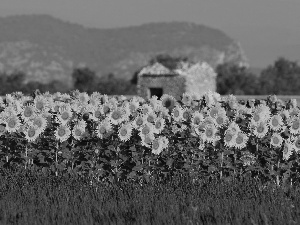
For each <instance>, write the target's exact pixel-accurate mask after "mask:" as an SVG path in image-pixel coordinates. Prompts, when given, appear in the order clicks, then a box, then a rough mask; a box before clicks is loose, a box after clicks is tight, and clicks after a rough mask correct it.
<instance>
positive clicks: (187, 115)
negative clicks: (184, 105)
mask: <svg viewBox="0 0 300 225" xmlns="http://www.w3.org/2000/svg"><path fill="white" fill-rule="evenodd" d="M189 115H190V114H189V113H188V112H186V111H185V112H183V114H182V117H183V118H184V119H188V118H189Z"/></svg>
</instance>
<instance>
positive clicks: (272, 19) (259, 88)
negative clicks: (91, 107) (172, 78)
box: [0, 0, 300, 96]
mask: <svg viewBox="0 0 300 225" xmlns="http://www.w3.org/2000/svg"><path fill="white" fill-rule="evenodd" d="M299 10H300V1H299V0H251V1H249V0H226V1H224V0H184V1H183V0H159V1H158V0H153V1H148V0H122V1H121V0H109V1H108V0H85V1H82V0H51V1H48V0H1V2H0V31H1V35H0V95H2V96H3V95H5V94H7V93H12V92H15V91H21V92H23V93H25V94H29V93H31V92H32V90H35V89H39V90H40V91H41V92H45V91H49V92H51V93H53V92H57V91H59V92H68V91H70V90H74V89H78V90H80V91H86V92H88V93H92V92H94V91H98V92H100V93H101V94H108V95H136V94H137V92H136V85H137V74H138V73H139V71H141V69H142V68H143V67H145V66H147V65H148V64H149V63H151V62H155V61H156V62H157V61H158V62H161V63H162V64H165V65H170V64H172V63H173V62H178V61H180V60H185V61H191V62H198V61H205V62H207V63H209V65H211V66H212V67H213V68H214V69H215V71H216V73H217V77H216V90H217V92H218V93H220V94H221V95H227V94H235V95H269V94H276V95H300V79H299V78H300V64H299V59H300V28H299V27H300V13H299Z"/></svg>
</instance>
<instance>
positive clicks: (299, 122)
mask: <svg viewBox="0 0 300 225" xmlns="http://www.w3.org/2000/svg"><path fill="white" fill-rule="evenodd" d="M288 124H289V125H290V128H289V131H290V132H291V134H294V135H296V134H299V131H300V119H299V118H298V117H292V118H291V119H290V121H289V123H288Z"/></svg>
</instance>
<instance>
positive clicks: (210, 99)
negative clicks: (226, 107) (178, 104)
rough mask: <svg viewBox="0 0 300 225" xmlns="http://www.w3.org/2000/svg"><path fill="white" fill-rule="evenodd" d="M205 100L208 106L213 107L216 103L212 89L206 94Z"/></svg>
mask: <svg viewBox="0 0 300 225" xmlns="http://www.w3.org/2000/svg"><path fill="white" fill-rule="evenodd" d="M204 100H205V103H206V106H207V107H211V106H213V105H215V103H216V102H215V98H214V96H213V93H212V92H211V91H208V92H206V93H205V94H204Z"/></svg>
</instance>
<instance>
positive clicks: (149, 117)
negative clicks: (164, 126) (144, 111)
mask: <svg viewBox="0 0 300 225" xmlns="http://www.w3.org/2000/svg"><path fill="white" fill-rule="evenodd" d="M147 121H148V122H149V123H153V122H154V117H153V116H151V115H149V116H148V117H147Z"/></svg>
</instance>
